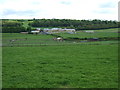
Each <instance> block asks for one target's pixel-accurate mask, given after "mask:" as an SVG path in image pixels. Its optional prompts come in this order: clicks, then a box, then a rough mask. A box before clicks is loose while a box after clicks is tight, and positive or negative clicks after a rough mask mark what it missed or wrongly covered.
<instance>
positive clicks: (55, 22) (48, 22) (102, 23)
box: [29, 19, 118, 30]
mask: <svg viewBox="0 0 120 90" xmlns="http://www.w3.org/2000/svg"><path fill="white" fill-rule="evenodd" d="M29 25H30V26H32V27H64V28H65V27H66V28H75V29H76V30H85V29H106V28H116V27H118V22H117V21H107V20H97V19H95V20H71V19H35V20H34V21H33V22H31V23H29Z"/></svg>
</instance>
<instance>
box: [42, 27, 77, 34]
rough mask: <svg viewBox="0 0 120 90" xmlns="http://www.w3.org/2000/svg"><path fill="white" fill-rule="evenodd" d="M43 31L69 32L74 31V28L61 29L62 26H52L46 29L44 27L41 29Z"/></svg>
mask: <svg viewBox="0 0 120 90" xmlns="http://www.w3.org/2000/svg"><path fill="white" fill-rule="evenodd" d="M43 31H44V32H49V33H59V32H69V33H70V34H71V33H72V34H73V33H75V29H66V28H65V29H62V28H52V29H48V28H45V29H43Z"/></svg>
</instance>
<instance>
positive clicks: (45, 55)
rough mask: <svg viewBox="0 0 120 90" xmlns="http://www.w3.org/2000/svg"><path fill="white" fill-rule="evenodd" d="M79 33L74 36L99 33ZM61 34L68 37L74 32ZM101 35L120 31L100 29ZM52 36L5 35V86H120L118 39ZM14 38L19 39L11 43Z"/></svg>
mask: <svg viewBox="0 0 120 90" xmlns="http://www.w3.org/2000/svg"><path fill="white" fill-rule="evenodd" d="M78 33H79V34H74V35H76V36H77V37H82V38H85V37H90V36H93V37H96V36H97V35H96V34H97V33H92V34H88V33H84V32H83V33H80V32H78ZM62 35H63V37H65V38H66V37H71V35H73V34H69V35H66V33H65V34H62ZM99 35H100V36H99V37H104V36H105V35H106V36H107V37H117V35H118V34H117V33H114V32H113V33H112V32H110V33H106V32H99ZM76 36H75V37H76ZM25 38H27V40H26V41H25ZM52 38H53V36H51V35H32V34H30V35H25V34H12V35H11V34H9V33H6V34H3V45H6V46H3V47H2V49H3V53H2V56H3V57H2V58H3V61H2V69H3V71H2V73H3V77H2V81H3V88H118V41H116V40H115V41H114V40H110V41H96V42H77V43H76V42H74V41H63V42H58V41H54V40H52ZM11 39H12V40H13V39H14V40H15V39H16V41H15V42H13V43H10V41H9V40H11ZM20 43H21V44H20ZM23 44H24V45H23ZM29 44H32V45H31V46H30V45H29ZM11 45H12V47H11ZM15 45H16V46H15ZM18 45H19V46H18Z"/></svg>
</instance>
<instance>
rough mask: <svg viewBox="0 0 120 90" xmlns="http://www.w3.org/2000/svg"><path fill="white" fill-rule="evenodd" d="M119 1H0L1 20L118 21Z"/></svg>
mask: <svg viewBox="0 0 120 90" xmlns="http://www.w3.org/2000/svg"><path fill="white" fill-rule="evenodd" d="M118 2H119V0H0V18H1V19H33V18H37V19H41V18H46V19H52V18H56V19H80V20H81V19H86V20H88V19H89V20H90V19H91V20H92V19H101V20H118Z"/></svg>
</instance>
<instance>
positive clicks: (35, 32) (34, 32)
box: [31, 31, 40, 34]
mask: <svg viewBox="0 0 120 90" xmlns="http://www.w3.org/2000/svg"><path fill="white" fill-rule="evenodd" d="M39 32H40V31H31V33H33V34H37V33H39Z"/></svg>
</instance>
